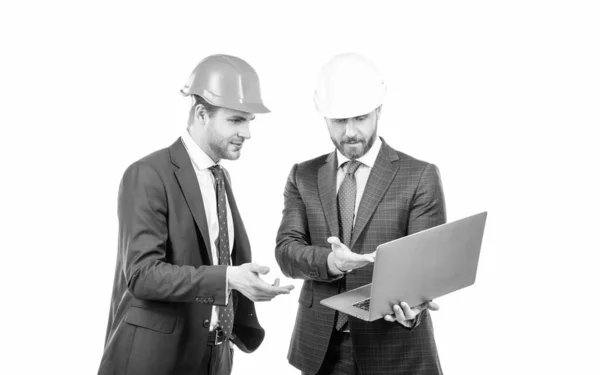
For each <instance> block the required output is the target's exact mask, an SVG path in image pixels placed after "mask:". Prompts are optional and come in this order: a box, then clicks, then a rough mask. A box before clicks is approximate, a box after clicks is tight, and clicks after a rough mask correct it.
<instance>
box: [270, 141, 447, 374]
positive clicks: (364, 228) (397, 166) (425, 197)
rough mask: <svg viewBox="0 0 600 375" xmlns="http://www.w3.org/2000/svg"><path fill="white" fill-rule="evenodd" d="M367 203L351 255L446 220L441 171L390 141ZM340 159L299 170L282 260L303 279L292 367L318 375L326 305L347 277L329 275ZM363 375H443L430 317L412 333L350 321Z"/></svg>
mask: <svg viewBox="0 0 600 375" xmlns="http://www.w3.org/2000/svg"><path fill="white" fill-rule="evenodd" d="M382 141H383V144H382V147H381V150H380V152H379V155H378V156H377V159H376V161H375V165H374V166H373V168H372V169H371V173H370V175H369V179H368V181H367V186H366V188H365V192H364V194H363V196H362V199H361V201H360V205H359V208H358V212H357V217H356V222H355V225H354V230H353V234H352V239H351V243H350V248H351V249H352V251H354V252H356V253H361V254H363V253H371V252H373V251H375V249H376V248H377V246H378V245H380V244H381V243H384V242H387V241H391V240H394V239H397V238H400V237H403V236H406V235H409V234H412V233H416V232H419V231H421V230H424V229H428V228H431V227H434V226H437V225H440V224H443V223H445V221H446V209H445V203H444V194H443V190H442V184H441V180H440V176H439V171H438V169H437V167H436V166H435V165H433V164H429V163H426V162H423V161H420V160H417V159H415V158H413V157H411V156H408V155H406V154H403V153H402V152H399V151H396V150H394V149H393V148H391V147H390V146H389V145H388V144H387V143H386V142H385V141H384V140H383V139H382ZM336 171H337V158H336V154H335V152H333V153H331V154H328V155H323V156H320V157H318V158H316V159H312V160H309V161H306V162H303V163H300V164H296V165H294V167H293V168H292V170H291V173H290V175H289V177H288V180H287V184H286V187H285V192H284V199H285V205H284V210H283V218H282V221H281V225H280V227H279V231H278V234H277V246H276V250H275V256H276V259H277V262H278V264H279V266H280V267H281V270H282V272H283V273H284V274H285V275H286V276H287V277H291V278H296V279H303V280H305V281H304V284H303V286H302V290H301V291H300V298H299V301H298V302H299V307H298V314H297V316H296V324H295V327H294V331H293V334H292V339H291V344H290V349H289V353H288V360H289V361H290V363H291V364H292V365H293V366H295V367H296V368H298V369H301V370H302V371H305V372H307V373H309V374H315V373H316V372H317V371H318V370H319V368H320V367H321V364H322V362H323V358H324V357H325V353H326V351H327V347H328V345H329V340H330V337H331V333H332V331H333V325H334V317H335V311H334V310H332V309H330V308H328V307H325V306H323V305H321V304H320V301H321V300H322V299H324V298H327V297H331V296H332V295H335V294H337V293H338V286H339V281H340V280H341V278H340V277H332V276H330V275H329V274H328V272H327V256H328V254H329V252H330V251H331V247H330V245H329V244H328V243H327V238H328V237H330V236H338V235H339V224H338V214H337V203H336V202H337V199H336V195H337V193H336ZM372 275H373V265H369V266H366V267H363V268H361V269H357V270H354V271H353V272H351V273H349V274H347V275H346V276H344V277H345V278H346V285H347V289H348V290H350V289H353V288H357V287H360V286H363V285H366V284H368V283H370V282H371V281H372ZM349 324H350V331H351V332H352V333H351V334H352V341H353V349H354V355H355V358H356V361H357V363H358V366H359V369H360V372H361V374H411V375H414V374H441V373H442V369H441V366H440V362H439V359H438V355H437V349H436V344H435V340H434V335H433V327H432V322H431V317H430V315H429V313H428V312H427V311H424V312H422V313H421V314H420V315H419V317H418V319H417V324H416V325H415V326H414V327H413V328H411V329H407V328H405V327H403V326H401V325H400V324H397V323H390V322H387V321H385V320H383V319H380V320H377V321H375V322H371V323H369V322H365V321H362V320H359V319H356V318H353V317H349Z"/></svg>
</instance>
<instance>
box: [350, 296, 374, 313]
mask: <svg viewBox="0 0 600 375" xmlns="http://www.w3.org/2000/svg"><path fill="white" fill-rule="evenodd" d="M352 306H354V307H358V308H359V309H363V310H365V311H369V307H370V306H371V299H370V298H368V299H365V300H362V301H360V302H357V303H355V304H354V305H352Z"/></svg>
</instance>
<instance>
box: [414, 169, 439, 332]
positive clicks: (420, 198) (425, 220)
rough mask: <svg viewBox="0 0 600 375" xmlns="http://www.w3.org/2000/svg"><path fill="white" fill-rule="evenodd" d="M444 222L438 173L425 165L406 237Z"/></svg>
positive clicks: (418, 320)
mask: <svg viewBox="0 0 600 375" xmlns="http://www.w3.org/2000/svg"><path fill="white" fill-rule="evenodd" d="M445 222H446V203H445V201H444V191H443V189H442V180H441V178H440V172H439V170H438V168H437V167H436V166H435V165H434V164H427V166H425V168H424V169H423V172H422V173H421V177H420V179H419V183H418V185H417V188H416V190H415V194H414V196H413V199H412V201H411V205H410V212H409V217H408V231H407V233H406V235H407V236H408V235H410V234H414V233H417V232H420V231H422V230H425V229H429V228H433V227H436V226H438V225H441V224H444V223H445ZM422 316H423V313H421V314H419V315H417V318H416V320H415V323H414V324H413V326H412V327H411V328H409V330H413V329H415V328H416V327H417V326H418V325H419V323H420V322H421V318H422Z"/></svg>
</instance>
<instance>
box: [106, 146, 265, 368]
mask: <svg viewBox="0 0 600 375" xmlns="http://www.w3.org/2000/svg"><path fill="white" fill-rule="evenodd" d="M226 176H227V178H226V180H227V181H226V183H225V186H226V191H227V199H228V201H229V205H230V208H231V213H232V216H233V224H234V230H235V235H234V244H233V248H232V254H231V260H232V263H233V264H235V265H238V264H243V263H247V262H250V261H251V252H250V243H249V241H248V236H247V235H246V230H245V229H244V224H243V223H242V219H241V217H240V214H239V211H238V209H237V206H236V203H235V199H234V197H233V194H232V192H231V187H230V184H229V177H228V175H226ZM118 215H119V244H118V247H119V251H118V257H117V265H116V270H115V278H114V286H113V292H112V301H111V307H110V314H109V320H108V328H107V334H106V342H105V348H104V355H103V357H102V361H101V364H100V369H99V374H129V375H130V374H144V375H153V374H156V375H166V374H176V375H183V374H193V375H196V374H198V373H199V371H200V370H199V368H200V363H201V361H202V356H203V354H204V350H205V348H206V342H207V335H208V328H209V324H210V319H211V313H212V305H213V304H215V305H219V306H224V305H225V297H226V290H225V285H226V266H219V265H213V264H215V263H218V260H213V259H211V258H212V256H211V251H210V243H209V242H210V237H209V232H208V225H207V220H206V214H205V211H204V205H203V203H202V194H201V192H200V187H199V185H198V180H197V178H196V174H195V172H194V169H193V166H192V163H191V161H190V158H189V156H188V153H187V151H186V150H185V146H184V145H183V143H182V141H181V139H178V140H177V141H176V142H175V143H174V144H173V145H171V146H170V147H169V148H166V149H162V150H159V151H157V152H154V153H153V154H150V155H148V156H146V157H145V158H143V159H141V160H139V161H137V162H135V163H133V164H132V165H131V166H130V167H129V168H127V170H126V171H125V173H124V175H123V178H122V180H121V184H120V188H119V203H118ZM231 298H233V302H234V308H235V316H234V327H233V342H234V343H235V344H236V345H237V346H238V347H239V348H240V349H241V350H243V351H244V352H252V351H254V350H255V349H256V348H257V347H258V346H259V345H260V344H261V342H262V340H263V338H264V330H263V329H262V327H261V326H260V324H259V323H258V320H257V318H256V313H255V309H254V303H253V302H251V301H250V300H249V299H247V298H246V297H244V296H243V295H242V294H239V293H238V292H237V291H233V292H232V294H231Z"/></svg>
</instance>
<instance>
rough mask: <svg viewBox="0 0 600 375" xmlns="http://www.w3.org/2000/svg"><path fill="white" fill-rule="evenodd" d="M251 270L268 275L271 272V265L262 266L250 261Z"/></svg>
mask: <svg viewBox="0 0 600 375" xmlns="http://www.w3.org/2000/svg"><path fill="white" fill-rule="evenodd" d="M250 271H252V272H256V273H260V274H261V275H266V274H268V273H269V267H267V266H261V265H260V264H256V263H250Z"/></svg>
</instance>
